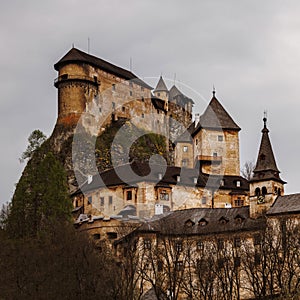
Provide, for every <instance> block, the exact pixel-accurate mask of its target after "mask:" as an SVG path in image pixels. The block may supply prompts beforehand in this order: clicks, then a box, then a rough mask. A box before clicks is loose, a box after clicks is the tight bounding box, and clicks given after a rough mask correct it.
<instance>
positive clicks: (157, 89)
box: [154, 76, 168, 93]
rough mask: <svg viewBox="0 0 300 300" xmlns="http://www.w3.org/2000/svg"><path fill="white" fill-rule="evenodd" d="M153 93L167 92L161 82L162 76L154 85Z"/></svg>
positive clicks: (163, 82)
mask: <svg viewBox="0 0 300 300" xmlns="http://www.w3.org/2000/svg"><path fill="white" fill-rule="evenodd" d="M155 92H168V88H167V86H166V84H165V81H164V80H163V78H162V76H160V77H159V80H158V83H157V85H156V88H155V90H154V93H155Z"/></svg>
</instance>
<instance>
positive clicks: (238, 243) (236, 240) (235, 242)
mask: <svg viewBox="0 0 300 300" xmlns="http://www.w3.org/2000/svg"><path fill="white" fill-rule="evenodd" d="M234 247H236V248H239V247H241V238H239V237H236V238H235V239H234Z"/></svg>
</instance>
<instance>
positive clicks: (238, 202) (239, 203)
mask: <svg viewBox="0 0 300 300" xmlns="http://www.w3.org/2000/svg"><path fill="white" fill-rule="evenodd" d="M234 206H244V200H243V199H241V198H237V199H236V200H234Z"/></svg>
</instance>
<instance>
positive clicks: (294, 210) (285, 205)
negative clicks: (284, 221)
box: [267, 194, 300, 216]
mask: <svg viewBox="0 0 300 300" xmlns="http://www.w3.org/2000/svg"><path fill="white" fill-rule="evenodd" d="M285 214H300V194H292V195H285V196H278V197H277V199H276V200H275V202H274V203H273V205H272V206H271V208H270V209H269V211H268V212H267V215H268V216H270V215H285Z"/></svg>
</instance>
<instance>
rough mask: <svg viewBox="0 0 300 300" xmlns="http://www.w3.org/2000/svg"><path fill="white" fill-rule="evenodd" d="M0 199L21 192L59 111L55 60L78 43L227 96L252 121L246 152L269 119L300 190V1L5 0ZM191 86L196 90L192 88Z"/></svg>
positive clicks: (243, 138)
mask: <svg viewBox="0 0 300 300" xmlns="http://www.w3.org/2000/svg"><path fill="white" fill-rule="evenodd" d="M0 37H1V44H0V53H1V55H0V95H1V98H0V99H1V101H0V107H1V110H0V117H1V118H0V122H1V127H0V138H1V148H0V149H1V150H0V154H1V155H0V168H1V177H0V179H1V180H0V183H1V186H0V187H1V189H0V203H4V202H6V201H9V200H10V199H11V196H12V193H13V190H14V185H15V183H16V182H17V181H18V179H19V177H20V175H21V172H22V170H23V168H24V164H20V163H19V160H18V158H19V157H20V156H21V154H22V152H23V151H24V150H25V148H26V146H27V138H28V136H29V134H30V133H31V132H32V131H33V130H34V129H40V130H42V131H43V132H45V133H46V134H47V135H48V136H49V135H50V134H51V132H52V130H53V127H54V125H55V121H56V116H57V91H56V88H55V87H54V86H53V80H54V79H55V78H56V76H57V73H56V71H55V70H54V68H53V64H54V63H56V62H57V61H58V60H59V59H60V58H61V57H62V56H63V55H64V54H65V53H66V52H67V51H68V50H70V48H71V47H72V43H74V44H75V47H77V48H79V49H81V50H83V51H87V45H88V42H87V41H88V37H89V38H90V53H91V54H93V55H96V56H98V57H101V58H103V59H106V60H108V61H110V62H112V63H115V64H117V65H119V66H121V67H124V68H129V64H130V57H131V58H132V69H133V72H134V73H136V74H137V75H139V76H140V77H141V78H145V80H146V81H147V82H148V83H150V84H153V82H152V81H153V80H152V81H151V80H150V79H147V78H148V77H157V76H159V75H160V74H163V76H164V77H165V78H169V79H171V82H169V85H170V83H172V80H174V77H175V76H174V74H175V73H176V80H177V85H178V86H179V87H182V89H184V86H185V85H187V86H189V87H190V88H191V89H194V90H195V91H197V93H199V94H200V95H202V97H196V99H194V100H195V102H196V104H195V107H194V113H195V112H200V113H202V112H203V111H204V109H205V107H206V105H207V103H208V101H209V100H210V98H211V91H212V86H213V85H215V87H216V90H217V98H218V99H219V100H220V102H221V103H222V104H223V106H224V107H225V108H226V110H227V111H228V112H229V113H230V114H231V116H232V117H233V119H234V120H235V121H236V122H237V123H238V125H239V126H240V127H241V128H242V131H241V132H240V145H241V147H240V148H241V162H242V164H243V163H244V162H245V161H248V160H256V156H257V152H258V147H259V143H260V138H261V132H260V131H261V129H262V126H263V122H262V118H263V111H264V110H265V109H266V110H267V111H268V127H269V129H270V137H271V141H272V144H273V150H274V152H275V156H276V159H277V165H278V167H279V169H280V170H281V172H282V173H281V177H282V179H284V180H286V181H287V182H288V184H287V186H286V192H287V193H294V192H300V186H299V185H298V183H299V182H300V172H299V153H300V151H299V150H300V118H299V107H300V97H299V94H300V88H299V81H300V3H299V1H285V2H284V1H274V0H272V1H266V0H265V1H258V0H256V1H253V0H249V1H238V0H235V1H233V0H232V1H224V0H220V1H211V0H210V1H208V0H207V1H199V0H197V1H179V0H178V1H174V0H172V1H171V0H170V1H158V0H157V1H153V0H152V1H150V0H148V1H147V0H143V1H141V0H129V1H122V0H118V1H114V0H108V1H103V0H87V1H82V0H81V1H78V0H73V1H71V0H59V1H58V0H52V1H38V0H35V1H34V0H28V1H24V0H19V1H16V0H10V1H1V4H0ZM187 93H188V91H187Z"/></svg>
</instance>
